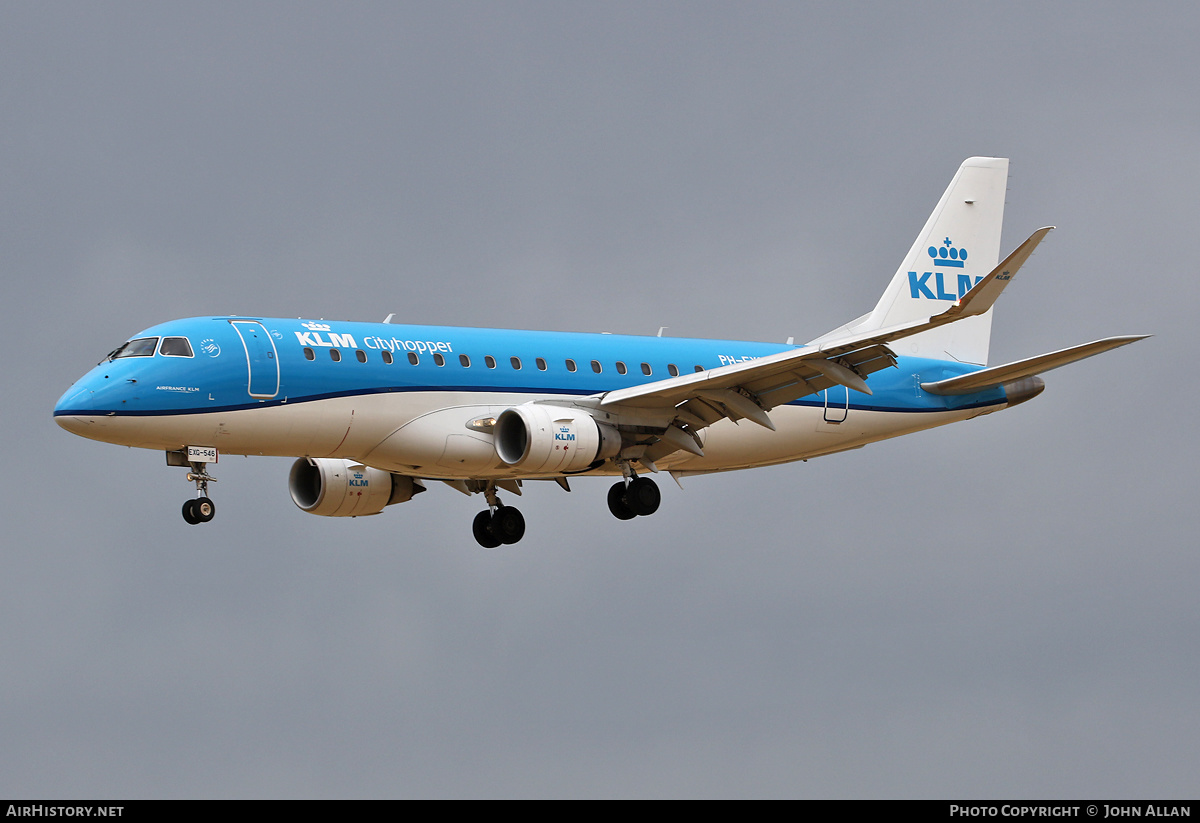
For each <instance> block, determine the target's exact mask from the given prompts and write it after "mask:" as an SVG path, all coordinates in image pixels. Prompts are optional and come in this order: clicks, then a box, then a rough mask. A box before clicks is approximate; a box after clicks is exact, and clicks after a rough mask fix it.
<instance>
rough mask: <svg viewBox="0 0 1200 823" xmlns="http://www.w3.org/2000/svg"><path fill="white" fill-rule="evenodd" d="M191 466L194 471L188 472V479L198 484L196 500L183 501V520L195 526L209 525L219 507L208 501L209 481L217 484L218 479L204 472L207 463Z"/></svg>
mask: <svg viewBox="0 0 1200 823" xmlns="http://www.w3.org/2000/svg"><path fill="white" fill-rule="evenodd" d="M190 465H191V467H192V470H191V471H190V472H188V476H187V479H188V480H193V481H195V483H196V498H195V499H194V500H185V501H183V519H184V520H186V521H187V522H188V523H189V524H191V525H193V526H195V525H196V524H198V523H207V522H208V521H209V520H212V519H213V516H214V515H215V514H216V513H217V505H216V504H215V503H213V502H212V501H211V500H209V499H208V484H209V481H211V482H213V483H216V482H217V478H215V477H213V476H212V475H210V474H208V473H207V472H206V471H205V470H204V467H205V466H207V465H208V464H207V463H195V462H193V463H191V464H190Z"/></svg>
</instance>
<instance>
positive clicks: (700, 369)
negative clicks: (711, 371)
mask: <svg viewBox="0 0 1200 823" xmlns="http://www.w3.org/2000/svg"><path fill="white" fill-rule="evenodd" d="M696 371H698V372H701V371H704V367H703V366H697V367H696Z"/></svg>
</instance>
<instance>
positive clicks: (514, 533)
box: [471, 483, 525, 549]
mask: <svg viewBox="0 0 1200 823" xmlns="http://www.w3.org/2000/svg"><path fill="white" fill-rule="evenodd" d="M483 493H484V496H485V497H486V498H487V502H488V507H487V508H486V509H484V510H483V511H481V512H480V513H479V514H477V515H475V520H474V521H473V522H472V523H471V532H472V533H473V534H474V535H475V541H476V542H477V543H479V545H481V546H483V547H484V548H485V549H494V548H497V547H498V546H500V545H501V544H502V543H503V544H507V545H511V544H513V543H516V542H517V541H518V540H520V539H521V538H522V537H524V536H525V516H524V515H522V514H521V511H520V509H517V508H515V507H513V506H506V505H504V504H503V503H501V502H500V498H499V496H498V495H497V494H496V487H495V485H493V484H491V483H488V485H487V488H485V489H484V492H483Z"/></svg>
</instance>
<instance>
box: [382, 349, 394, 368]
mask: <svg viewBox="0 0 1200 823" xmlns="http://www.w3.org/2000/svg"><path fill="white" fill-rule="evenodd" d="M380 354H381V355H383V362H384V363H387V364H388V365H389V366H390V365H392V353H391V352H390V351H387V350H386V349H385V350H384V351H382V352H380Z"/></svg>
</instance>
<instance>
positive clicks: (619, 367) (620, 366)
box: [617, 360, 629, 374]
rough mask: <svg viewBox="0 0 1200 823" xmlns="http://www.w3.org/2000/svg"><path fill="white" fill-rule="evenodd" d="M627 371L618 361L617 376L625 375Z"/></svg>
mask: <svg viewBox="0 0 1200 823" xmlns="http://www.w3.org/2000/svg"><path fill="white" fill-rule="evenodd" d="M628 371H629V369H627V368H625V364H624V363H622V362H621V361H620V360H618V361H617V374H625V373H626V372H628Z"/></svg>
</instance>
